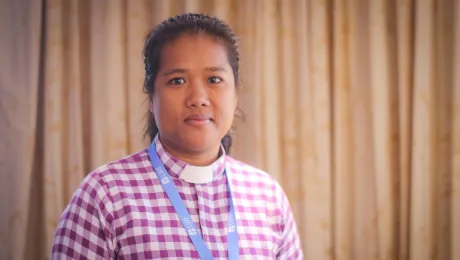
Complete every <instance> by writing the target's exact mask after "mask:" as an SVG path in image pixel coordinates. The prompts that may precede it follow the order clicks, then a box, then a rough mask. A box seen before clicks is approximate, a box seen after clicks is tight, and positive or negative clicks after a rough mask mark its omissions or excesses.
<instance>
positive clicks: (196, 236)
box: [148, 141, 239, 260]
mask: <svg viewBox="0 0 460 260" xmlns="http://www.w3.org/2000/svg"><path fill="white" fill-rule="evenodd" d="M148 153H149V156H150V160H151V161H152V165H153V168H154V170H155V173H156V174H157V177H158V180H160V183H161V186H163V189H164V191H165V192H166V194H167V195H168V198H169V200H170V201H171V204H172V205H173V207H174V209H175V210H176V213H177V215H178V216H179V219H180V221H181V222H182V225H183V226H184V228H185V230H186V231H187V234H188V236H189V237H190V239H191V240H192V242H193V245H194V246H195V248H196V250H197V251H198V255H200V258H201V259H203V260H208V259H209V260H212V259H213V257H212V253H211V251H210V250H209V248H208V247H207V246H206V243H205V242H204V240H203V238H202V237H201V235H200V233H199V232H198V229H197V228H196V226H195V223H193V220H192V217H191V216H190V213H189V212H188V210H187V207H186V206H185V204H184V201H183V200H182V199H181V197H180V195H179V192H177V189H176V186H175V185H174V182H173V180H172V179H171V176H169V174H168V173H167V171H166V169H165V167H164V165H163V163H162V162H161V160H160V158H159V157H158V154H157V152H156V147H155V141H153V142H152V144H151V145H150V147H149V150H148ZM225 172H226V174H227V185H228V191H229V204H230V209H229V216H228V229H227V232H228V233H227V240H228V259H230V260H236V259H238V256H239V247H238V230H237V225H236V221H235V220H236V217H235V208H234V206H233V199H232V198H233V196H232V195H233V194H232V191H231V189H230V172H229V171H227V170H225Z"/></svg>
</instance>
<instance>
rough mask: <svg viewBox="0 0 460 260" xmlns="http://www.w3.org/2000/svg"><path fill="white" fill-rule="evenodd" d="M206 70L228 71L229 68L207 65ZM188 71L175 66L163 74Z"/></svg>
mask: <svg viewBox="0 0 460 260" xmlns="http://www.w3.org/2000/svg"><path fill="white" fill-rule="evenodd" d="M205 70H206V71H210V72H219V71H223V72H227V70H226V69H224V68H222V67H207V68H205ZM187 72H188V70H187V69H183V68H175V69H170V70H167V71H165V72H163V73H162V74H161V75H163V76H170V75H172V74H175V73H181V74H184V73H187Z"/></svg>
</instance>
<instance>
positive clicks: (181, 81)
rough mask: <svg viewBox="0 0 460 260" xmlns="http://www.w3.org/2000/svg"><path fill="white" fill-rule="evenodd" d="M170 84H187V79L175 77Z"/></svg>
mask: <svg viewBox="0 0 460 260" xmlns="http://www.w3.org/2000/svg"><path fill="white" fill-rule="evenodd" d="M168 84H171V85H182V84H185V80H184V79H183V78H173V79H171V80H170V81H168Z"/></svg>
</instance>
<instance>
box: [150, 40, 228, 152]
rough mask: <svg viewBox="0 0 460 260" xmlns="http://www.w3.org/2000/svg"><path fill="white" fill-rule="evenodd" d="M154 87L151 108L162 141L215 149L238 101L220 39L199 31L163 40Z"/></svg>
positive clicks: (191, 149) (185, 147)
mask: <svg viewBox="0 0 460 260" xmlns="http://www.w3.org/2000/svg"><path fill="white" fill-rule="evenodd" d="M154 87H155V91H154V95H153V99H152V100H151V106H150V108H151V110H152V112H153V114H154V116H155V121H156V123H157V126H158V130H159V133H160V137H161V141H162V142H163V143H165V144H167V145H168V146H169V148H173V149H176V150H177V149H179V150H180V151H181V152H189V153H199V152H209V151H215V152H216V153H217V152H218V150H219V147H220V141H221V139H222V138H223V137H224V136H225V134H226V133H227V132H228V131H229V129H230V127H231V125H232V122H233V118H234V114H235V109H236V103H237V98H236V89H235V80H234V76H233V71H232V67H231V65H230V64H229V62H228V58H227V50H226V47H225V45H224V44H223V43H222V42H220V41H219V40H218V39H216V38H213V37H210V36H208V35H206V34H204V33H199V34H194V35H192V34H184V35H182V36H180V37H179V38H177V39H175V40H174V41H172V42H169V43H167V44H166V45H165V46H164V47H163V50H162V57H161V62H160V70H159V72H158V74H157V76H156V79H155V86H154Z"/></svg>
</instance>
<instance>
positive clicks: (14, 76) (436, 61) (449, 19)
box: [0, 0, 460, 260]
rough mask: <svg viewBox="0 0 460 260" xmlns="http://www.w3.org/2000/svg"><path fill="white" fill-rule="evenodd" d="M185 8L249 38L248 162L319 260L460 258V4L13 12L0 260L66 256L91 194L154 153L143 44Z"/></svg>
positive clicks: (309, 1)
mask: <svg viewBox="0 0 460 260" xmlns="http://www.w3.org/2000/svg"><path fill="white" fill-rule="evenodd" d="M185 11H195V12H206V13H209V14H212V15H216V16H218V17H220V18H222V19H224V20H226V21H227V22H228V23H230V25H231V26H232V27H233V28H234V29H235V31H236V33H237V34H238V35H239V36H240V49H241V75H242V83H243V84H242V88H241V89H240V91H239V101H238V105H239V107H240V108H241V109H242V110H243V111H244V113H245V118H244V120H241V119H236V120H235V129H236V134H235V142H234V149H233V153H232V154H233V155H234V156H235V157H236V158H237V159H240V160H242V161H244V162H247V163H249V164H252V165H254V166H256V167H259V168H261V169H263V170H265V171H267V172H268V173H269V174H271V175H272V176H273V177H274V178H275V179H277V180H278V181H279V182H280V184H281V185H282V187H283V188H284V190H285V192H286V194H287V196H288V197H289V199H290V204H291V207H292V211H293V213H294V216H295V219H296V221H297V225H298V229H299V233H300V236H301V240H302V245H303V249H304V252H305V258H306V259H330V260H355V259H357V260H360V259H363V260H364V259H366V260H367V259H382V260H383V259H401V260H403V259H413V260H425V259H426V260H428V259H442V260H444V259H446V260H454V259H460V242H459V241H460V235H459V234H460V49H459V48H458V47H457V46H460V16H459V15H458V14H460V2H459V1H458V0H448V1H435V0H389V1H385V0H376V1H365V0H327V1H323V0H297V1H295V0H289V1H282V0H254V1H240V0H171V1H167V0H164V1H149V0H141V1H127V0H116V1H108V0H105V1H90V0H79V1H77V0H71V1H64V0H48V1H30V0H29V1H28V0H21V1H1V8H0V28H1V32H2V34H1V35H6V36H7V37H2V39H1V41H2V48H1V50H0V53H1V55H2V62H1V63H0V64H1V65H0V66H1V70H0V73H1V74H0V125H1V126H0V136H1V138H0V183H1V184H0V202H1V208H2V211H1V214H0V220H1V221H0V259H49V255H50V250H51V246H52V241H53V236H54V232H55V230H56V225H57V221H58V219H59V217H60V214H61V213H62V211H63V210H64V207H65V206H66V205H67V204H68V202H69V200H70V198H71V197H72V195H73V193H74V191H75V190H76V188H77V186H78V185H79V184H80V183H81V181H82V179H83V178H84V177H85V176H86V175H87V174H88V173H89V172H90V171H91V170H94V169H95V168H97V167H99V166H100V165H102V164H105V163H108V162H110V161H113V160H116V159H120V158H121V157H123V156H125V155H128V154H129V153H132V152H135V151H138V150H140V149H144V148H145V147H146V146H147V145H148V140H147V139H144V137H143V132H144V129H145V128H144V126H145V123H146V122H147V119H146V118H145V116H146V114H147V109H148V102H147V99H146V95H145V94H144V93H143V88H142V87H143V74H144V66H143V60H142V47H143V41H144V39H145V37H146V35H147V33H148V32H149V30H151V29H152V28H153V26H154V25H156V24H157V23H158V22H160V21H162V20H163V19H166V18H167V17H169V16H172V15H175V14H178V13H182V12H185ZM3 46H4V47H3Z"/></svg>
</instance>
